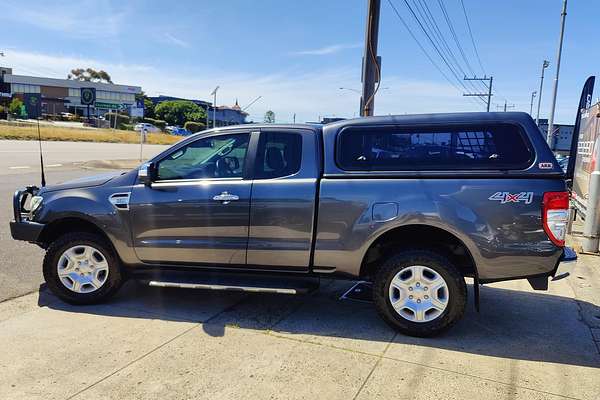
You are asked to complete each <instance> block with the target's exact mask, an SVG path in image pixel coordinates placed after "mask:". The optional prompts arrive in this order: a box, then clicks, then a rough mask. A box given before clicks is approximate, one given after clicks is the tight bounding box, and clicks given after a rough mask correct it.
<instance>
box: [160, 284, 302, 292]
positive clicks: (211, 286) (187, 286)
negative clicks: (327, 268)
mask: <svg viewBox="0 0 600 400" xmlns="http://www.w3.org/2000/svg"><path fill="white" fill-rule="evenodd" d="M148 285H149V286H156V287H165V288H166V287H170V288H180V289H207V290H233V291H242V292H255V293H256V292H259V293H280V294H299V293H306V292H307V290H303V289H301V290H299V289H296V288H272V287H255V286H237V285H214V284H205V283H183V282H160V281H150V282H148Z"/></svg>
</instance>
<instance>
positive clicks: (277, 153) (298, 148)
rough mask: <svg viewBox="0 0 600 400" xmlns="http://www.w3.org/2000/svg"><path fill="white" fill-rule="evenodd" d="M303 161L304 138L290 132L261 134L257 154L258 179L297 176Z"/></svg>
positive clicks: (256, 172)
mask: <svg viewBox="0 0 600 400" xmlns="http://www.w3.org/2000/svg"><path fill="white" fill-rule="evenodd" d="M301 161H302V136H301V135H300V134H298V133H290V132H261V134H260V140H259V142H258V152H257V154H256V171H255V175H256V178H257V179H268V178H278V177H281V176H288V175H292V174H295V173H296V172H298V171H299V170H300V162H301Z"/></svg>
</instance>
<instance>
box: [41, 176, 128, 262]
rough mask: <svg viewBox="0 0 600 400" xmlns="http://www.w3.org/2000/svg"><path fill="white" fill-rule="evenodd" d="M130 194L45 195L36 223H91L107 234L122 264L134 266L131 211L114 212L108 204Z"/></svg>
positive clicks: (111, 191)
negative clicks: (66, 221)
mask: <svg viewBox="0 0 600 400" xmlns="http://www.w3.org/2000/svg"><path fill="white" fill-rule="evenodd" d="M128 190H129V189H128V188H115V187H95V188H81V189H69V190H60V191H55V192H49V193H45V194H44V201H43V203H42V207H41V208H40V209H39V210H38V212H37V213H36V215H35V217H34V220H35V221H36V222H39V223H43V224H45V225H47V226H51V224H53V223H57V222H59V221H61V220H65V219H78V220H83V221H86V222H88V223H91V224H93V225H94V226H96V227H97V228H98V229H99V230H101V231H102V232H104V234H105V235H106V236H107V237H108V239H109V240H110V242H111V243H112V245H113V247H114V248H115V250H116V251H117V254H118V255H119V257H120V258H121V260H123V261H124V262H125V263H135V262H137V261H138V259H137V257H136V256H135V253H134V251H133V246H132V242H131V231H130V228H129V214H128V211H127V210H119V209H117V208H115V207H114V206H113V205H112V204H111V203H110V201H109V200H108V198H109V196H110V195H112V194H114V193H122V192H124V191H128Z"/></svg>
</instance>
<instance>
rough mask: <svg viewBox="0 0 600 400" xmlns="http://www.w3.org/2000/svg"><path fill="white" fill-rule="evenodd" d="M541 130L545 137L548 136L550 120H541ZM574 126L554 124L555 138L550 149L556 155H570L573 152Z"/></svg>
mask: <svg viewBox="0 0 600 400" xmlns="http://www.w3.org/2000/svg"><path fill="white" fill-rule="evenodd" d="M539 127H540V130H541V131H542V132H543V133H544V137H546V135H547V134H548V120H547V119H540V123H539ZM574 129H575V126H574V125H561V124H554V136H553V138H552V145H551V146H550V148H551V149H552V151H554V152H555V153H559V154H562V155H565V156H567V155H569V151H570V150H571V139H572V138H573V131H574Z"/></svg>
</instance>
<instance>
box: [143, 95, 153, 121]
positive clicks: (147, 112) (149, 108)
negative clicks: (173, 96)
mask: <svg viewBox="0 0 600 400" xmlns="http://www.w3.org/2000/svg"><path fill="white" fill-rule="evenodd" d="M144 116H147V117H148V118H154V103H153V102H152V100H150V99H149V98H148V97H147V96H144Z"/></svg>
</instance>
